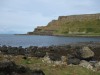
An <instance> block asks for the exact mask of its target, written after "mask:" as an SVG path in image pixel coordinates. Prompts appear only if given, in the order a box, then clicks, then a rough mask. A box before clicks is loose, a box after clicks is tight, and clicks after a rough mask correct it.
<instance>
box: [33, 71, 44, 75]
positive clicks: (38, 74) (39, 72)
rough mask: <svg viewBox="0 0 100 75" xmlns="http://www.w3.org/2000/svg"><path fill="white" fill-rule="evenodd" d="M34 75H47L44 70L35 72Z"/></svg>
mask: <svg viewBox="0 0 100 75" xmlns="http://www.w3.org/2000/svg"><path fill="white" fill-rule="evenodd" d="M32 75H45V73H44V72H43V71H42V70H33V72H32Z"/></svg>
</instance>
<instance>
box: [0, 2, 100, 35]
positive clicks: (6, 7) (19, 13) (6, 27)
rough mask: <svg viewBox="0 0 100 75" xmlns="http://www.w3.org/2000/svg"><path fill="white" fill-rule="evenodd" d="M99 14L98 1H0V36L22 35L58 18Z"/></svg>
mask: <svg viewBox="0 0 100 75" xmlns="http://www.w3.org/2000/svg"><path fill="white" fill-rule="evenodd" d="M93 13H100V0H0V34H24V33H27V32H29V31H33V30H34V28H36V27H37V26H46V25H47V24H48V22H50V21H51V20H53V19H57V18H58V17H59V16H67V15H75V14H93Z"/></svg>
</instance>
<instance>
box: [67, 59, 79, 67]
mask: <svg viewBox="0 0 100 75" xmlns="http://www.w3.org/2000/svg"><path fill="white" fill-rule="evenodd" d="M79 63H80V59H78V58H69V59H68V60H67V64H74V65H78V64H79Z"/></svg>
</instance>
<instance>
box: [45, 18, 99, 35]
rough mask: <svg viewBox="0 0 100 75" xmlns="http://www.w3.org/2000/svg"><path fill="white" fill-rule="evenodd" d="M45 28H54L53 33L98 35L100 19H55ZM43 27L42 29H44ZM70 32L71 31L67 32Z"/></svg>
mask: <svg viewBox="0 0 100 75" xmlns="http://www.w3.org/2000/svg"><path fill="white" fill-rule="evenodd" d="M45 29H46V30H56V31H54V32H53V34H54V35H74V34H75V35H81V36H84V35H86V36H94V35H95V36H100V19H95V20H94V19H93V20H92V19H91V20H83V21H77V20H74V21H71V22H68V21H66V20H56V21H54V22H53V23H50V24H48V25H47V26H46V27H45ZM45 29H43V31H45ZM69 32H71V33H69Z"/></svg>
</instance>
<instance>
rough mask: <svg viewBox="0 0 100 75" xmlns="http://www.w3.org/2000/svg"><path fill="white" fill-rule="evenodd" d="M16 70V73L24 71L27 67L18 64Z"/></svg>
mask: <svg viewBox="0 0 100 75" xmlns="http://www.w3.org/2000/svg"><path fill="white" fill-rule="evenodd" d="M16 72H17V73H20V74H21V73H26V72H27V69H26V68H25V67H24V66H18V67H17V69H16Z"/></svg>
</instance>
